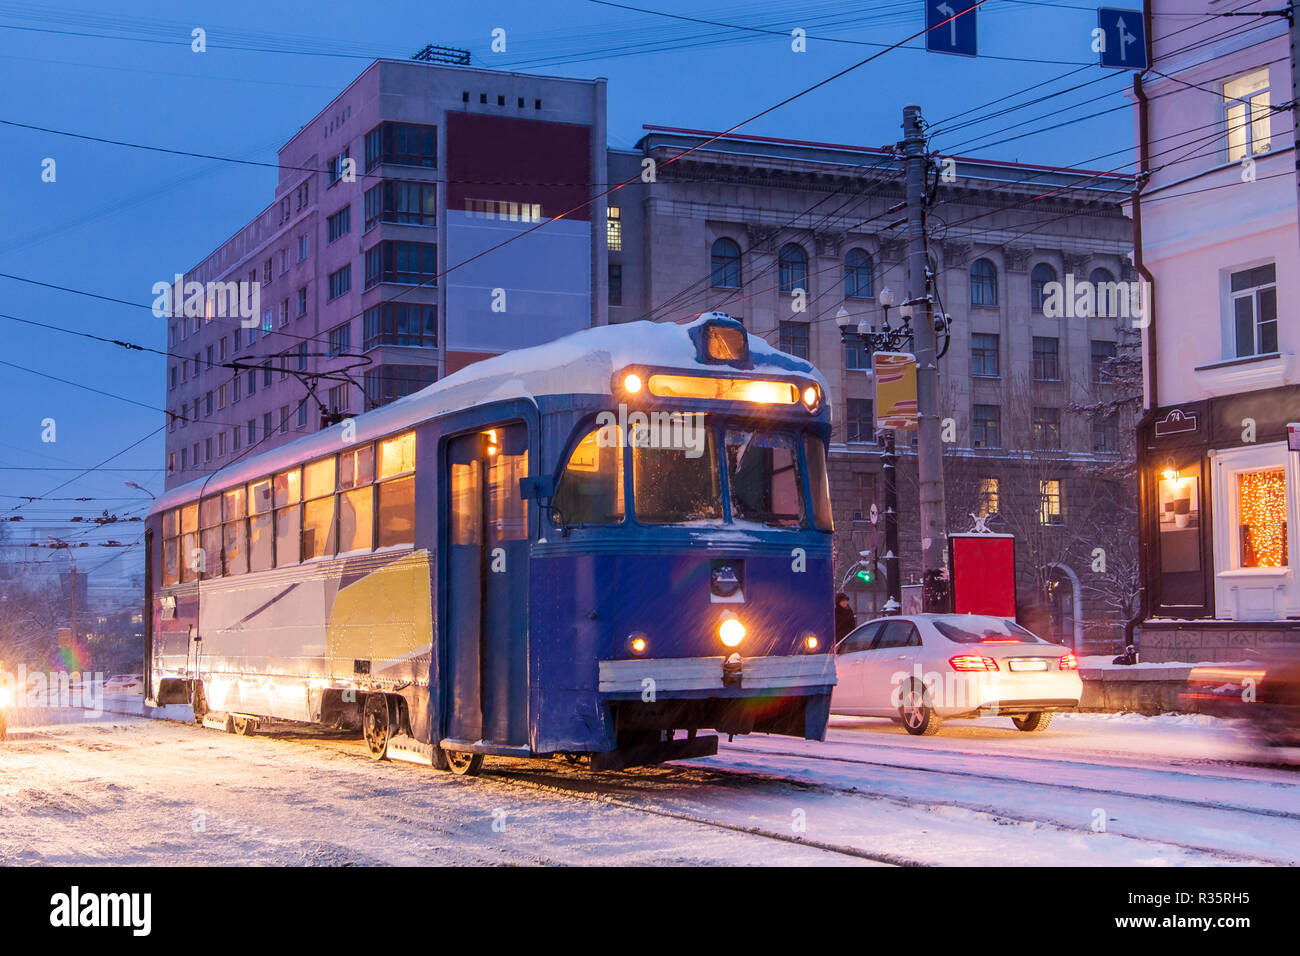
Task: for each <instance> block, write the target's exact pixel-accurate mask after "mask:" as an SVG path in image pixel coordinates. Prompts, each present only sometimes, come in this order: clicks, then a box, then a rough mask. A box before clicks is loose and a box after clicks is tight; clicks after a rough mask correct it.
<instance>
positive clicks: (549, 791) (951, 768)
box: [0, 698, 1300, 866]
mask: <svg viewBox="0 0 1300 956" xmlns="http://www.w3.org/2000/svg"><path fill="white" fill-rule="evenodd" d="M135 700H136V701H137V702H138V700H139V698H135ZM108 707H110V708H113V709H117V710H127V709H130V701H129V699H126V698H122V699H117V700H114V699H112V698H110V699H109V700H108ZM173 710H174V711H177V712H178V713H177V714H175V715H174V716H184V710H185V709H184V708H174V709H173ZM42 716H43V717H44V719H42V720H39V721H29V722H28V723H26V724H25V725H24V723H23V722H22V721H18V722H16V724H15V725H14V726H12V727H11V734H10V739H9V740H8V741H6V742H4V743H3V744H0V864H3V865H12V864H28V863H47V864H73V863H77V864H92V865H93V864H101V863H102V864H118V865H120V864H250V863H264V864H321V865H338V864H356V865H366V864H471V865H472V864H482V865H501V864H506V865H509V864H516V865H517V864H523V865H529V864H669V865H673V864H814V865H816V864H828V865H840V864H850V865H879V864H977V865H978V864H996V865H1003V866H1019V865H1035V864H1054V865H1059V864H1065V865H1098V864H1116V865H1176V864H1193V865H1207V864H1209V865H1212V864H1223V863H1266V864H1268V863H1272V864H1293V863H1295V862H1297V861H1298V860H1300V772H1297V771H1296V770H1292V769H1286V768H1284V767H1278V766H1268V765H1265V764H1263V763H1259V762H1256V761H1257V758H1258V757H1259V755H1258V754H1256V753H1254V752H1252V749H1251V745H1250V743H1249V741H1248V740H1247V739H1246V738H1245V737H1244V736H1243V735H1242V734H1241V732H1240V730H1239V729H1238V728H1237V727H1236V726H1234V725H1233V724H1231V723H1229V722H1225V721H1220V720H1214V719H1210V718H1198V717H1172V716H1166V717H1156V718H1148V717H1136V716H1115V715H1070V716H1064V717H1060V718H1058V720H1057V722H1056V723H1055V724H1054V725H1053V726H1052V728H1051V729H1050V730H1049V731H1048V732H1046V733H1044V734H1041V735H1037V734H1035V735H1028V734H1022V733H1019V732H1017V731H1015V730H1012V729H1010V724H1009V722H1008V721H1006V720H996V719H985V720H980V721H971V722H954V723H952V724H949V725H946V726H945V728H944V732H943V733H942V734H941V735H940V736H937V737H931V738H913V737H909V736H908V735H907V734H906V733H904V732H903V731H902V730H901V729H900V728H898V727H895V726H894V725H892V724H890V723H889V722H888V721H883V720H873V719H859V718H836V719H834V720H833V721H832V727H831V730H830V733H829V736H828V739H827V741H826V742H825V743H816V742H810V741H802V740H794V739H791V738H785V737H770V736H761V735H755V736H750V737H745V738H737V739H736V740H735V741H734V742H731V743H727V742H725V741H724V742H723V744H722V747H721V750H720V753H719V754H718V756H717V757H714V758H709V759H706V760H698V761H693V762H690V763H683V764H679V765H674V766H667V767H659V768H646V769H640V770H631V771H625V772H621V773H607V774H595V773H592V772H590V771H589V770H587V769H585V768H583V767H581V766H577V767H575V766H570V765H569V764H567V763H565V762H563V761H561V760H553V761H532V762H527V761H519V760H507V759H502V758H498V759H495V760H494V759H492V758H489V759H488V762H487V765H486V767H485V769H484V773H483V775H482V776H481V777H478V778H460V777H455V776H453V775H451V774H446V773H439V772H437V771H434V770H431V769H430V768H427V767H421V766H416V765H412V764H404V763H398V762H382V763H376V762H374V761H372V760H370V759H369V757H368V756H367V754H366V752H365V749H364V746H363V744H362V743H361V741H360V740H358V739H353V738H351V737H348V736H344V735H338V734H329V733H324V732H320V731H315V730H311V729H309V728H301V727H296V726H293V725H287V724H282V725H276V727H275V728H273V729H271V730H270V731H269V732H268V733H265V734H263V735H260V736H257V737H251V738H248V737H239V736H235V735H229V734H223V733H221V732H218V731H214V730H206V729H200V728H197V727H194V726H193V725H192V724H188V723H185V722H182V721H178V720H150V719H144V718H139V717H133V716H128V715H124V714H120V713H105V714H104V715H103V716H102V717H100V718H98V719H94V720H88V719H83V717H82V716H81V714H80V713H79V712H75V711H64V712H51V711H47V712H44V714H43V715H42Z"/></svg>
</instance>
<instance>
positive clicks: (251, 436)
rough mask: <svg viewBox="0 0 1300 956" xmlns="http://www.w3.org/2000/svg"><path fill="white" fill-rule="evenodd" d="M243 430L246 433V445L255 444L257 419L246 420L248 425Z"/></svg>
mask: <svg viewBox="0 0 1300 956" xmlns="http://www.w3.org/2000/svg"><path fill="white" fill-rule="evenodd" d="M245 430H246V431H247V432H248V443H249V444H250V445H252V444H254V443H256V441H257V419H255V418H250V419H249V420H248V424H247V425H246V426H245Z"/></svg>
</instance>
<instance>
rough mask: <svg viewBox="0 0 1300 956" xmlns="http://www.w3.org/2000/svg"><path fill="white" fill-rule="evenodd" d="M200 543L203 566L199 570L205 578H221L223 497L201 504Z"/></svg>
mask: <svg viewBox="0 0 1300 956" xmlns="http://www.w3.org/2000/svg"><path fill="white" fill-rule="evenodd" d="M199 523H200V525H201V528H200V542H199V547H201V548H202V549H203V564H202V565H201V566H200V568H199V570H200V572H201V573H202V577H203V578H205V579H206V578H219V577H221V565H222V562H221V552H222V542H221V496H220V495H213V496H211V497H210V498H204V499H203V501H202V502H201V503H200V504H199Z"/></svg>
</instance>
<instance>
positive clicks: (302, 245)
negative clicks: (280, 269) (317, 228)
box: [298, 236, 311, 262]
mask: <svg viewBox="0 0 1300 956" xmlns="http://www.w3.org/2000/svg"><path fill="white" fill-rule="evenodd" d="M310 248H311V243H310V241H309V240H308V237H307V236H299V237H298V261H299V262H303V261H304V260H305V259H306V258H307V253H308V252H309V251H310Z"/></svg>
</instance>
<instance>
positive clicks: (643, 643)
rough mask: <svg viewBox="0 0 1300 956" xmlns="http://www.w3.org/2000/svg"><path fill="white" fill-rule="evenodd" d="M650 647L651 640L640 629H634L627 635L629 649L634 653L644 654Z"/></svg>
mask: <svg viewBox="0 0 1300 956" xmlns="http://www.w3.org/2000/svg"><path fill="white" fill-rule="evenodd" d="M649 647H650V642H649V641H648V640H646V636H645V635H644V634H642V633H641V632H640V631H633V632H632V633H631V634H629V635H628V636H627V649H628V650H629V651H631V652H632V653H633V654H644V653H645V652H646V651H647V650H648V649H649Z"/></svg>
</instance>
